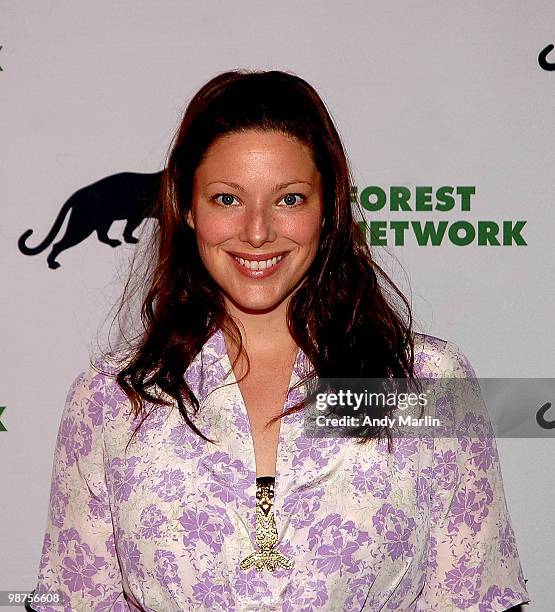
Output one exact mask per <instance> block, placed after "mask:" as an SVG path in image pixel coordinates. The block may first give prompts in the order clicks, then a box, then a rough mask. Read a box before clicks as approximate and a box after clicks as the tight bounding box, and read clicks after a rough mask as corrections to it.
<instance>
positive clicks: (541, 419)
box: [536, 402, 555, 429]
mask: <svg viewBox="0 0 555 612" xmlns="http://www.w3.org/2000/svg"><path fill="white" fill-rule="evenodd" d="M550 408H551V402H547V403H546V404H544V405H543V406H542V407H541V408H540V409H539V410H538V412H537V413H536V422H537V423H538V425H539V426H540V427H543V428H544V429H555V420H553V421H548V420H547V419H546V418H545V413H546V412H547V411H548V410H549V409H550Z"/></svg>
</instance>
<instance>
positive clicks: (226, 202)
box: [213, 193, 235, 206]
mask: <svg viewBox="0 0 555 612" xmlns="http://www.w3.org/2000/svg"><path fill="white" fill-rule="evenodd" d="M218 198H222V199H221V200H218ZM213 199H214V201H215V202H217V203H218V204H222V205H223V206H231V204H233V201H234V200H235V196H233V195H231V194H230V193H217V194H216V195H215V196H214V198H213Z"/></svg>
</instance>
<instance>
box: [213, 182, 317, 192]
mask: <svg viewBox="0 0 555 612" xmlns="http://www.w3.org/2000/svg"><path fill="white" fill-rule="evenodd" d="M214 183H223V184H224V185H228V186H229V187H233V188H234V189H237V190H238V191H242V192H245V191H246V189H245V188H244V187H242V186H241V185H239V184H237V183H232V182H231V181H211V182H210V183H206V186H207V187H208V185H213V184H214ZM299 183H304V184H305V185H308V186H309V187H312V183H310V182H309V181H301V180H293V181H287V182H286V183H278V184H277V185H274V187H272V192H275V191H280V190H281V189H285V188H286V187H289V185H297V184H299Z"/></svg>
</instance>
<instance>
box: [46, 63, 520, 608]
mask: <svg viewBox="0 0 555 612" xmlns="http://www.w3.org/2000/svg"><path fill="white" fill-rule="evenodd" d="M351 184H352V181H351V179H350V172H349V169H348V163H347V159H346V156H345V152H344V149H343V146H342V144H341V141H340V138H339V136H338V133H337V131H336V129H335V127H334V125H333V122H332V120H331V118H330V116H329V114H328V112H327V111H326V108H325V106H324V104H323V102H322V101H321V99H320V98H319V97H318V95H317V93H316V92H315V91H314V89H313V88H312V87H311V86H310V85H308V84H307V83H306V82H305V81H304V80H302V79H300V78H299V77H296V76H294V75H291V74H288V73H284V72H278V71H269V72H247V71H234V72H227V73H224V74H221V75H219V76H217V77H216V78H214V79H212V80H211V81H210V82H208V83H207V84H206V85H205V86H204V87H202V89H201V90H200V91H199V92H198V93H197V94H196V95H195V97H194V98H193V100H192V101H191V103H190V104H189V106H188V108H187V110H186V113H185V116H184V118H183V121H182V124H181V126H180V129H179V131H178V134H177V138H176V141H175V143H174V145H173V148H172V150H171V153H170V155H169V158H168V163H167V167H166V170H165V172H164V175H163V181H162V188H161V192H160V198H159V200H158V201H157V203H156V205H157V206H159V207H160V210H159V211H158V214H157V215H156V216H157V217H158V218H159V219H160V224H159V227H158V229H157V233H156V234H155V236H154V238H155V245H156V248H157V257H156V259H155V261H154V264H155V265H154V268H153V274H152V276H151V278H149V280H148V284H147V286H148V294H147V296H146V298H145V300H144V303H143V309H142V313H143V320H144V323H145V330H144V332H143V333H142V334H141V335H140V336H139V337H138V339H137V342H136V343H135V345H134V346H132V347H131V348H130V349H128V350H127V351H125V352H124V353H122V354H120V355H119V357H118V358H115V356H114V355H112V356H111V357H109V358H108V359H105V360H104V361H103V362H102V363H97V364H96V366H97V367H96V368H90V369H88V370H86V371H84V372H82V373H81V374H80V375H79V376H78V377H77V378H76V380H75V382H74V384H73V385H72V388H71V390H70V392H69V395H68V399H67V402H66V407H65V410H64V415H63V417H62V421H61V425H60V432H59V436H58V441H57V447H56V454H55V459H54V471H53V482H52V492H51V505H50V513H49V517H48V526H47V533H46V536H45V539H44V547H43V552H42V558H41V562H40V570H39V580H38V587H37V591H36V593H37V594H39V595H40V594H41V593H45V592H46V591H48V590H50V591H53V590H58V591H61V592H62V593H63V594H65V597H66V599H67V601H68V602H70V603H68V604H67V605H66V608H63V609H71V610H81V609H87V610H88V609H92V610H128V609H131V610H164V611H166V610H284V611H285V610H287V611H293V610H333V611H335V610H361V609H365V610H382V609H394V610H413V611H416V610H418V611H426V612H428V611H431V610H438V611H441V612H445V611H448V610H459V609H465V610H480V611H481V612H485V611H486V610H491V611H494V610H505V609H508V608H509V607H511V606H513V605H515V604H518V603H520V602H523V601H528V600H529V598H528V594H527V591H526V587H525V584H524V580H523V576H522V570H521V567H520V562H519V558H518V554H517V550H516V546H515V540H514V534H513V531H512V527H511V522H510V518H509V514H508V512H507V507H506V503H505V497H504V493H503V486H502V481H501V474H500V468H499V463H498V457H497V453H496V449H495V443H494V441H493V440H490V443H491V448H490V454H489V455H488V457H489V460H488V461H485V462H484V461H482V462H480V463H476V461H475V457H474V456H473V455H472V450H471V449H470V447H469V446H468V445H467V444H466V441H467V440H468V439H464V440H461V439H459V438H454V437H450V438H445V439H443V438H441V439H437V440H435V441H434V442H433V443H430V441H429V440H425V439H417V438H412V439H406V438H397V439H396V438H395V437H394V436H392V433H391V431H389V430H388V428H387V427H386V426H383V427H381V426H377V427H375V428H371V429H370V430H369V431H368V432H367V433H366V435H365V440H363V442H364V443H363V444H360V443H359V441H357V440H354V439H352V438H337V437H336V438H311V437H309V436H308V435H307V433H306V431H305V430H304V428H303V410H302V408H303V399H304V397H305V396H304V393H305V387H304V385H303V383H306V382H309V381H310V380H313V379H314V377H315V376H316V375H317V376H318V377H322V378H324V377H352V378H355V377H367V378H368V377H374V378H379V377H383V378H391V377H395V378H401V379H402V378H405V379H414V378H442V377H463V378H464V377H466V378H468V377H470V378H473V377H474V373H473V370H472V367H471V366H470V364H469V363H468V361H467V359H466V358H465V356H464V355H463V354H462V353H461V352H460V351H459V350H458V348H457V347H456V346H454V345H453V344H451V343H450V342H446V341H444V340H440V339H438V338H434V337H431V336H424V335H421V334H415V333H413V331H412V329H411V321H412V319H411V315H410V308H409V306H408V303H407V301H406V300H405V299H404V298H403V296H402V295H401V293H400V292H399V291H398V290H396V288H395V286H394V285H393V283H391V281H389V279H388V278H387V276H386V275H385V274H384V273H383V272H382V271H381V270H380V268H379V267H378V266H377V264H376V263H375V262H374V261H373V260H372V257H371V255H370V253H369V250H368V247H367V245H366V242H365V240H364V237H363V236H362V234H361V232H360V231H359V228H358V225H357V224H356V222H355V220H354V218H353V214H352V209H351ZM123 303H125V299H124V302H123ZM122 305H123V304H122ZM97 370H98V371H97ZM386 438H387V444H384V440H385V439H386ZM467 501H472V504H470V503H469V504H466V502H467ZM465 504H466V505H465ZM36 609H37V610H50V609H52V608H51V607H49V606H43V607H40V606H37V607H36ZM54 609H55V608H54ZM60 609H61V608H60Z"/></svg>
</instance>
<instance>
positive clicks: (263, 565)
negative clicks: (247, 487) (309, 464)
mask: <svg viewBox="0 0 555 612" xmlns="http://www.w3.org/2000/svg"><path fill="white" fill-rule="evenodd" d="M274 484H275V479H274V478H273V477H270V476H266V477H259V478H257V479H256V543H257V545H258V548H259V549H260V550H259V551H257V552H254V553H252V554H250V555H249V556H248V557H246V558H245V559H243V560H242V561H241V563H240V564H239V567H240V568H241V569H242V570H248V569H250V568H251V567H254V568H256V569H257V570H258V571H259V572H261V571H262V570H264V569H267V570H269V571H271V572H273V571H275V570H276V569H278V568H280V569H291V568H292V567H293V561H292V560H291V559H290V558H289V557H287V556H286V555H284V554H282V553H280V552H278V551H277V550H275V547H276V544H277V541H278V533H277V528H276V521H275V519H274V510H273V509H274Z"/></svg>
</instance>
